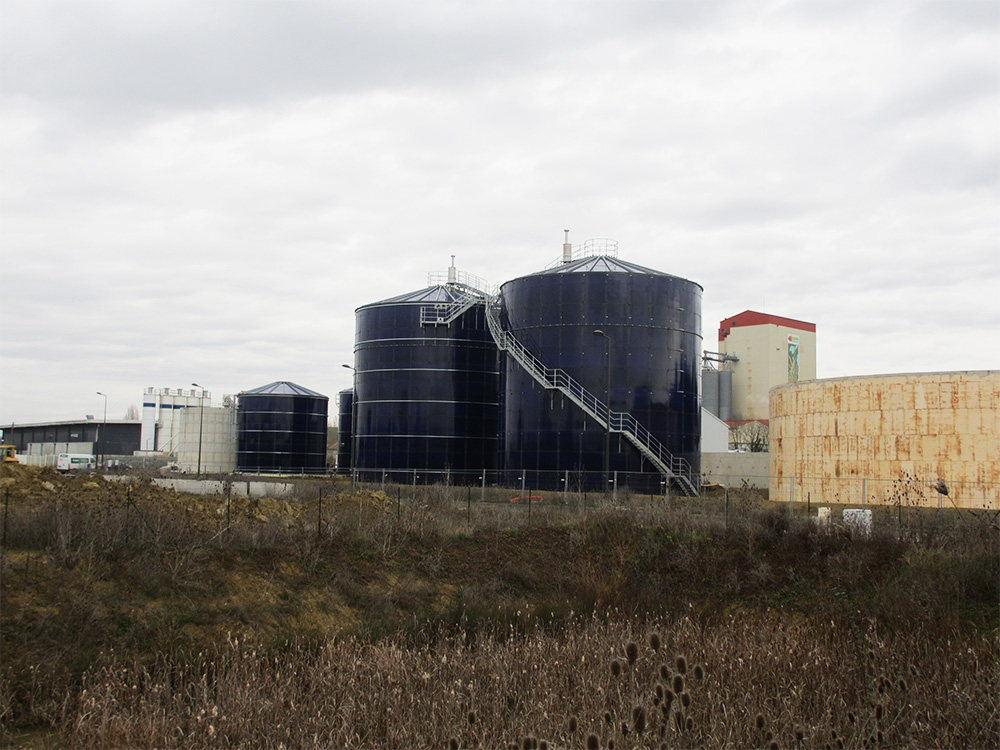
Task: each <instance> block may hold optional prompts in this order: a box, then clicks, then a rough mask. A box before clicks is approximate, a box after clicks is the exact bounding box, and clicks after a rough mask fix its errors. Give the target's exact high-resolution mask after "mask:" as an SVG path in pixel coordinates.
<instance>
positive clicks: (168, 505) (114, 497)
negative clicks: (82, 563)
mask: <svg viewBox="0 0 1000 750" xmlns="http://www.w3.org/2000/svg"><path fill="white" fill-rule="evenodd" d="M4 500H7V501H8V502H10V503H11V504H12V505H14V506H16V505H18V504H37V503H40V502H41V503H44V502H46V501H49V500H54V501H56V502H57V503H59V504H60V505H67V506H73V505H77V506H94V505H97V506H102V507H108V506H117V505H127V504H132V505H133V506H136V507H139V506H142V507H143V508H149V507H150V506H155V507H156V508H158V509H161V510H166V511H169V512H172V513H176V514H177V515H181V516H183V517H184V518H185V520H186V522H187V523H188V524H190V526H191V527H192V528H200V529H207V528H212V527H215V526H220V525H223V524H225V523H226V522H227V521H228V522H233V521H236V520H239V521H241V522H244V523H246V522H249V523H260V524H266V523H281V524H282V525H284V526H293V525H298V524H305V525H310V524H313V523H315V519H316V518H317V515H318V513H319V512H320V509H319V508H318V507H317V505H318V504H319V502H321V501H320V500H319V499H317V498H313V499H311V500H304V501H300V500H279V499H275V498H272V497H262V498H251V499H247V498H242V497H231V498H226V497H222V496H220V495H196V494H192V493H188V492H177V491H175V490H173V489H169V488H164V487H159V486H157V485H155V484H153V483H151V482H150V481H148V478H144V477H137V478H133V480H132V481H108V480H106V479H105V478H104V477H102V476H100V475H97V474H75V475H72V474H71V475H64V474H60V473H59V472H57V471H55V470H54V469H52V468H48V467H40V466H27V465H25V464H4V465H3V466H2V468H0V501H4ZM322 503H323V504H324V506H325V507H330V508H332V507H337V508H344V509H352V508H357V509H361V510H364V511H373V510H374V511H382V512H389V511H390V510H391V509H395V507H396V501H395V500H394V499H391V498H389V496H388V495H386V494H385V493H384V492H380V491H368V490H355V491H350V492H343V493H339V494H336V495H329V496H327V497H324V498H323V499H322Z"/></svg>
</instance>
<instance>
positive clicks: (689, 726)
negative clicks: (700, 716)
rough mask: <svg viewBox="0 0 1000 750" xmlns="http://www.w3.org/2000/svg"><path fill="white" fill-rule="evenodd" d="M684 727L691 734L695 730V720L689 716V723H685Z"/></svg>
mask: <svg viewBox="0 0 1000 750" xmlns="http://www.w3.org/2000/svg"><path fill="white" fill-rule="evenodd" d="M684 726H685V727H686V728H687V730H688V731H689V732H690V731H691V730H692V729H694V719H692V718H691V717H690V716H688V717H687V721H686V722H685V723H684Z"/></svg>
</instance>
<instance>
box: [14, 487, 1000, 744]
mask: <svg viewBox="0 0 1000 750" xmlns="http://www.w3.org/2000/svg"><path fill="white" fill-rule="evenodd" d="M508 494H509V493H508ZM497 497H498V499H501V498H503V497H504V493H501V492H499V491H498V493H497ZM0 502H2V503H3V506H2V514H3V515H2V524H3V529H2V532H3V540H2V541H3V549H2V563H0V566H2V567H0V574H2V580H0V583H2V589H0V594H2V621H0V626H2V627H0V646H2V652H0V654H2V668H0V669H2V672H0V743H2V744H3V746H5V747H36V748H41V747H52V748H58V747H66V748H126V747H128V748H131V747H150V748H152V747H158V748H159V747H177V748H217V747H218V748H230V747H232V748H238V747H246V748H256V747H285V748H329V747H351V748H384V747H392V748H424V747H427V748H431V747H438V748H449V747H456V748H459V747H462V748H474V747H483V748H508V747H514V748H546V747H547V748H612V747H613V748H645V747H651V748H656V747H669V748H689V747H731V748H754V747H760V748H767V747H789V748H825V747H830V748H839V747H891V748H924V747H962V748H966V747H973V748H975V747H992V746H997V744H998V741H1000V698H998V694H1000V650H998V634H1000V628H998V623H1000V613H998V607H1000V583H998V581H1000V541H998V539H1000V535H998V529H997V520H996V518H995V517H994V516H993V515H991V514H990V513H988V512H985V511H983V512H975V511H968V512H964V511H963V512H958V511H948V512H943V513H939V512H936V511H935V512H927V511H923V510H921V509H918V508H912V507H905V506H904V504H902V503H901V504H900V505H899V507H898V508H887V509H884V511H882V512H880V513H879V514H877V515H876V518H875V521H876V523H875V533H874V535H873V536H872V537H871V538H860V539H859V538H853V537H852V536H851V535H850V534H848V533H846V532H845V531H843V530H841V529H838V528H836V527H833V528H821V527H819V526H817V524H816V523H815V520H814V519H812V518H810V517H794V518H789V517H788V515H787V511H786V510H785V509H783V508H774V507H770V506H769V505H768V504H767V503H766V502H765V501H763V500H762V499H761V498H760V497H758V496H757V494H756V493H754V492H753V491H752V490H747V491H744V492H741V493H737V494H735V495H734V496H733V497H732V498H731V502H730V504H729V506H728V508H724V506H723V504H722V501H721V499H720V498H718V497H708V498H699V499H689V500H677V501H673V502H671V504H670V506H669V507H665V506H664V505H663V503H662V502H661V501H660V500H659V499H652V498H645V497H629V496H627V495H623V496H621V497H619V498H618V502H616V503H611V502H608V501H605V500H595V499H593V498H591V500H590V502H589V503H587V504H583V503H582V502H579V501H578V499H574V502H573V503H571V504H570V505H568V506H561V505H559V503H558V502H555V499H554V498H547V499H546V500H545V501H544V502H542V503H539V504H538V505H536V506H534V507H533V508H532V509H531V513H530V515H529V514H528V509H527V508H525V507H519V506H511V505H510V504H509V503H508V502H506V501H504V502H497V503H479V502H475V501H474V496H473V495H472V493H471V492H470V491H468V490H467V489H465V488H447V487H439V486H438V487H417V488H414V487H403V488H395V487H393V488H387V490H386V492H381V491H371V490H358V491H354V492H351V491H350V490H349V489H348V488H347V487H345V486H343V485H338V484H336V483H334V482H331V481H329V480H323V481H313V482H305V483H303V486H302V487H301V492H300V497H299V499H297V500H295V501H288V502H278V501H274V500H266V499H265V500H259V501H249V502H248V501H246V500H239V501H238V500H236V499H232V500H228V499H227V498H225V497H210V498H201V497H196V496H190V495H183V494H178V493H173V492H167V491H164V490H161V489H159V488H156V487H154V486H152V485H151V484H150V483H149V482H146V481H141V480H137V481H134V482H132V483H130V484H113V483H106V482H104V481H103V480H100V479H96V478H92V477H76V478H64V477H60V476H58V475H55V474H54V473H52V472H46V471H40V470H32V469H28V468H27V467H14V469H8V470H7V471H6V476H5V477H3V481H2V485H0Z"/></svg>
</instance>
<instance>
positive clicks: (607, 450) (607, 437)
mask: <svg viewBox="0 0 1000 750" xmlns="http://www.w3.org/2000/svg"><path fill="white" fill-rule="evenodd" d="M594 335H595V336H600V337H602V338H603V339H604V344H605V352H606V355H607V360H608V377H607V380H606V381H605V384H604V387H605V389H606V390H605V393H606V395H607V402H608V423H607V430H606V431H605V433H604V491H605V492H607V491H608V477H609V475H610V474H611V337H610V336H609V335H608V334H607V333H605V332H604V331H601V330H597V331H594Z"/></svg>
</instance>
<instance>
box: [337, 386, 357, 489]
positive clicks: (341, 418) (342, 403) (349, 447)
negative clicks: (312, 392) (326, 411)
mask: <svg viewBox="0 0 1000 750" xmlns="http://www.w3.org/2000/svg"><path fill="white" fill-rule="evenodd" d="M353 446H354V389H353V388H347V389H345V390H343V391H341V392H340V393H338V394H337V472H338V473H340V474H343V473H345V472H347V471H349V470H350V468H351V462H352V461H353V458H352V452H353Z"/></svg>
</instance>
